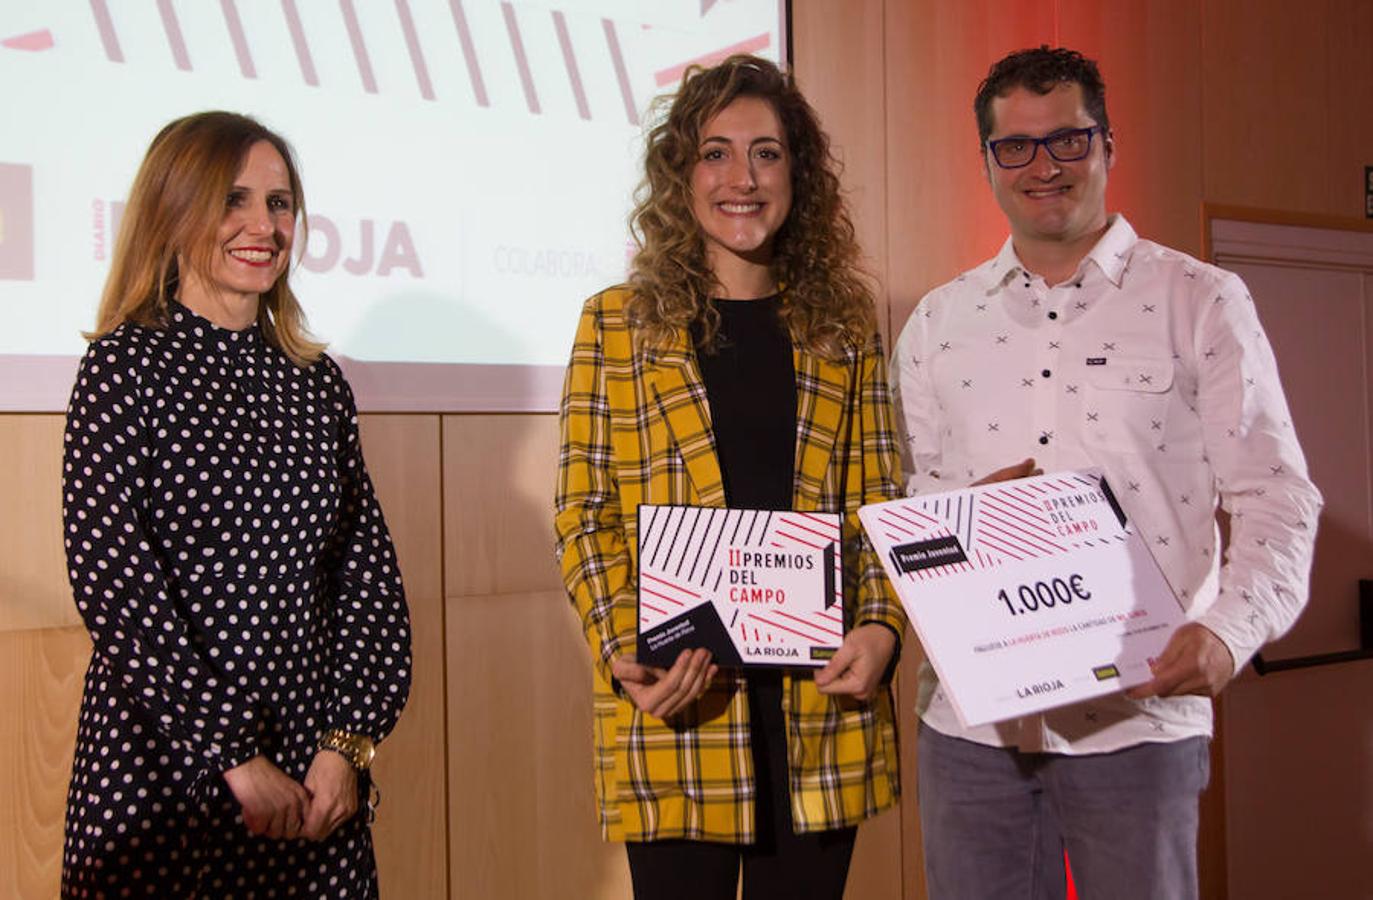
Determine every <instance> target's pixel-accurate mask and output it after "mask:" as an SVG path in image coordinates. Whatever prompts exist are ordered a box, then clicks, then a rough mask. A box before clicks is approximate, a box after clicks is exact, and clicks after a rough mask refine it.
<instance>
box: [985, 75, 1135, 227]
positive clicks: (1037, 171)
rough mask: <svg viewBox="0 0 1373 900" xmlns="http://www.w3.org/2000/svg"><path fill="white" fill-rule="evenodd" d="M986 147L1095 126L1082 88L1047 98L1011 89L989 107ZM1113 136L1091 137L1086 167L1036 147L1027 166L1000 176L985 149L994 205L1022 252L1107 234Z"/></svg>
mask: <svg viewBox="0 0 1373 900" xmlns="http://www.w3.org/2000/svg"><path fill="white" fill-rule="evenodd" d="M991 111H992V122H993V127H992V132H991V135H990V136H989V140H1000V139H1001V138H1008V137H1032V138H1042V137H1046V136H1048V135H1051V134H1054V133H1055V132H1058V131H1063V130H1065V129H1071V128H1090V127H1091V126H1093V125H1096V124H1097V123H1096V122H1095V121H1093V119H1092V118H1091V116H1089V115H1088V114H1087V111H1086V110H1085V109H1084V108H1083V105H1082V87H1081V85H1078V84H1076V83H1073V82H1064V83H1060V84H1058V85H1057V86H1055V87H1054V88H1053V89H1052V90H1051V91H1049V92H1048V93H1047V94H1037V93H1035V92H1034V91H1031V90H1027V89H1026V88H1023V87H1016V88H1012V89H1011V90H1010V91H1009V92H1008V93H1007V94H1005V95H1004V96H1000V97H996V98H995V99H993V100H992V104H991ZM1114 150H1115V148H1114V144H1113V142H1112V139H1111V137H1110V135H1101V134H1097V135H1094V136H1093V138H1092V147H1091V152H1089V153H1088V154H1087V156H1086V158H1085V159H1080V160H1076V161H1074V162H1059V161H1057V160H1055V159H1054V158H1053V157H1051V156H1050V155H1049V153H1048V151H1047V150H1046V149H1045V148H1044V147H1039V148H1038V152H1036V153H1035V157H1034V159H1033V160H1031V162H1030V164H1029V165H1027V166H1024V167H1022V168H1018V169H1003V168H1001V167H1000V166H998V165H997V164H996V161H995V160H994V159H992V156H991V153H990V152H989V151H987V150H986V148H985V147H984V148H983V163H984V164H985V165H986V167H987V177H988V179H989V180H990V182H991V185H992V193H993V194H994V195H995V196H996V202H997V203H998V204H999V205H1000V206H1001V209H1002V211H1003V212H1004V213H1006V218H1007V219H1008V220H1009V221H1010V225H1011V235H1012V238H1013V239H1014V241H1015V243H1016V245H1017V247H1020V246H1023V245H1025V244H1027V243H1068V244H1072V243H1078V242H1095V240H1096V236H1097V235H1098V234H1099V233H1100V232H1101V231H1102V230H1103V229H1104V228H1105V227H1106V172H1107V170H1109V169H1110V168H1111V166H1113V165H1114V164H1115V155H1114Z"/></svg>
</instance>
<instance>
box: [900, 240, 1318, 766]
mask: <svg viewBox="0 0 1373 900" xmlns="http://www.w3.org/2000/svg"><path fill="white" fill-rule="evenodd" d="M891 380H892V387H893V394H894V397H895V401H896V404H897V411H898V420H899V421H900V422H901V424H902V426H903V427H904V437H905V442H904V452H905V461H906V464H907V469H906V471H908V472H912V473H914V474H913V475H911V476H910V480H909V482H908V491H909V493H912V494H916V493H922V492H934V491H945V490H953V489H955V488H959V487H962V486H964V485H967V484H969V483H971V482H973V481H975V480H977V479H978V478H981V477H983V476H984V475H986V474H988V473H989V472H992V471H994V470H996V469H1000V468H1002V467H1004V466H1008V465H1012V464H1014V463H1016V462H1019V461H1020V460H1022V459H1025V458H1026V457H1031V456H1032V457H1034V459H1035V461H1036V464H1037V465H1038V466H1039V467H1040V468H1042V469H1043V470H1044V471H1046V472H1053V471H1060V470H1065V469H1079V468H1085V467H1089V466H1096V467H1099V468H1101V469H1102V470H1104V471H1105V473H1106V477H1107V480H1108V481H1109V482H1110V484H1111V486H1112V487H1113V488H1114V490H1115V493H1116V495H1117V496H1118V497H1119V499H1120V502H1121V505H1122V506H1124V507H1125V510H1126V513H1127V514H1128V515H1129V517H1130V519H1131V520H1132V521H1133V522H1134V524H1135V526H1136V528H1137V529H1138V530H1139V532H1140V534H1141V535H1142V536H1143V538H1144V539H1145V540H1146V542H1147V543H1148V545H1149V549H1150V550H1151V551H1152V552H1153V554H1154V558H1155V559H1156V560H1157V561H1158V564H1159V566H1160V568H1161V569H1162V570H1163V573H1164V575H1165V577H1166V578H1167V580H1168V582H1169V584H1170V585H1171V587H1172V589H1173V592H1174V593H1175V594H1176V595H1177V597H1178V599H1179V600H1180V601H1181V603H1182V604H1183V606H1184V607H1185V608H1186V609H1187V616H1188V619H1190V620H1193V621H1197V622H1200V623H1201V624H1203V625H1205V626H1206V627H1207V628H1209V629H1210V630H1211V631H1213V632H1214V633H1215V634H1216V635H1217V636H1218V637H1219V638H1220V639H1221V640H1222V641H1223V642H1224V643H1225V645H1226V647H1228V648H1229V650H1230V653H1231V655H1232V656H1233V657H1234V660H1235V667H1236V672H1238V671H1239V669H1240V668H1241V667H1242V666H1244V664H1245V663H1246V662H1247V661H1248V660H1249V658H1250V657H1251V656H1253V654H1254V653H1255V652H1257V651H1258V649H1259V648H1260V647H1262V646H1263V645H1264V644H1265V643H1267V642H1269V641H1271V640H1273V639H1274V638H1276V637H1278V636H1279V635H1281V634H1282V633H1283V632H1285V631H1286V630H1287V629H1288V628H1289V627H1290V626H1291V625H1292V622H1293V621H1294V620H1295V619H1296V617H1297V614H1298V613H1299V612H1301V609H1302V607H1303V606H1304V605H1305V603H1306V598H1307V586H1308V580H1309V574H1310V569H1311V556H1312V549H1313V542H1314V539H1315V531H1316V520H1317V517H1318V515H1319V513H1320V508H1321V496H1320V493H1319V492H1318V491H1317V490H1316V488H1315V486H1314V485H1313V484H1312V483H1311V481H1310V479H1309V478H1308V477H1307V473H1306V461H1305V458H1304V457H1303V456H1302V451H1301V447H1300V446H1299V445H1298V443H1297V436H1296V433H1295V431H1294V430H1293V427H1292V422H1291V417H1290V416H1289V414H1288V409H1287V401H1286V399H1285V398H1284V396H1283V392H1282V385H1281V384H1280V383H1279V381H1278V370H1277V365H1276V362H1275V360H1274V358H1273V351H1272V348H1271V347H1270V346H1269V343H1268V340H1267V338H1266V336H1265V335H1264V333H1263V328H1262V327H1261V326H1260V324H1259V319H1258V313H1257V311H1256V310H1255V308H1254V302H1253V300H1252V298H1251V297H1250V296H1249V293H1248V291H1247V290H1246V289H1245V286H1244V282H1242V281H1241V280H1240V278H1239V277H1238V276H1237V275H1234V274H1233V273H1230V272H1226V271H1223V270H1221V269H1219V268H1216V267H1215V266H1211V265H1208V264H1206V263H1203V262H1199V261H1198V260H1195V259H1193V258H1192V257H1190V256H1187V255H1186V254H1183V253H1179V252H1177V251H1175V250H1170V249H1169V248H1167V247H1161V246H1159V245H1158V244H1155V243H1153V242H1151V241H1145V240H1140V239H1138V238H1137V237H1136V236H1135V232H1134V229H1132V228H1131V227H1130V225H1129V223H1128V222H1126V221H1125V218H1124V217H1123V216H1120V215H1115V216H1112V217H1111V220H1110V224H1109V227H1108V228H1107V230H1106V232H1105V234H1103V235H1102V237H1101V240H1100V241H1098V242H1097V244H1096V246H1095V247H1093V248H1092V251H1091V252H1090V253H1089V254H1088V255H1087V257H1086V258H1084V259H1083V261H1082V263H1081V264H1080V265H1079V267H1078V270H1077V272H1076V273H1075V274H1074V275H1073V277H1072V278H1069V279H1068V280H1067V281H1064V282H1063V283H1061V284H1058V285H1056V286H1053V287H1050V286H1049V285H1047V284H1046V283H1045V282H1044V279H1043V278H1041V277H1039V276H1037V275H1034V274H1032V273H1029V272H1027V271H1026V270H1025V269H1024V268H1023V267H1022V266H1021V264H1020V260H1019V259H1018V258H1017V256H1016V253H1015V249H1014V248H1013V246H1012V243H1011V240H1010V239H1009V238H1008V239H1007V240H1006V243H1005V245H1004V246H1003V247H1002V248H1001V252H1000V253H998V254H997V255H996V257H995V258H993V259H991V260H989V261H987V262H985V263H983V264H982V265H980V266H978V267H977V268H975V269H973V270H971V271H969V272H965V273H964V274H962V275H960V276H958V277H957V278H956V279H954V280H953V281H951V282H949V283H948V284H945V285H943V286H942V287H939V288H937V289H935V290H934V291H931V292H930V293H929V294H928V295H927V296H926V297H925V298H924V300H923V301H922V302H921V303H920V305H919V306H918V307H916V310H915V312H914V313H912V314H911V318H910V320H909V321H908V322H907V323H906V327H905V329H904V330H903V331H902V333H901V337H900V339H899V340H898V341H897V344H896V348H895V350H894V352H893V353H892V379H891ZM1218 502H1219V503H1220V504H1221V505H1222V506H1223V507H1224V508H1225V510H1226V511H1227V512H1229V513H1230V515H1231V529H1230V542H1229V545H1228V549H1227V550H1226V554H1225V555H1226V559H1225V561H1224V565H1223V566H1222V565H1221V560H1220V559H1219V556H1220V547H1221V544H1220V534H1219V530H1218V528H1217V525H1216V521H1215V511H1216V505H1217V503H1218ZM920 680H921V691H920V699H919V701H918V711H919V713H920V715H921V718H922V719H923V720H924V721H925V723H926V724H927V725H929V726H930V727H933V728H935V729H936V730H938V731H940V732H943V733H945V734H949V735H954V736H956V737H962V738H965V739H968V740H972V741H976V742H978V743H982V744H990V745H996V746H1011V747H1018V748H1019V749H1021V750H1024V751H1027V752H1031V751H1048V752H1054V753H1068V754H1081V753H1101V752H1108V751H1112V750H1118V749H1121V748H1124V747H1129V746H1133V745H1135V744H1139V743H1143V742H1147V741H1172V740H1180V739H1182V738H1186V737H1191V736H1193V735H1209V734H1210V733H1211V703H1210V701H1209V700H1208V699H1206V698H1204V697H1191V696H1189V697H1166V698H1151V699H1148V700H1143V701H1134V700H1130V699H1128V698H1126V697H1125V696H1124V695H1123V694H1112V695H1108V696H1105V697H1101V698H1097V699H1094V700H1090V701H1086V702H1083V703H1078V704H1074V705H1071V706H1066V707H1061V708H1059V709H1055V710H1051V711H1049V712H1046V713H1043V714H1041V715H1033V716H1025V717H1022V718H1019V719H1013V720H1010V721H1008V722H1001V723H998V724H995V725H984V726H979V727H976V728H966V729H965V728H963V727H962V725H961V724H960V723H959V721H958V717H957V715H956V714H955V712H954V710H953V707H952V705H951V704H950V703H949V701H948V700H947V698H946V697H945V696H944V693H943V691H941V690H940V689H939V686H938V682H937V680H936V678H935V676H934V673H933V671H932V670H931V669H930V667H929V665H928V664H926V665H925V666H924V667H923V668H922V671H921V679H920Z"/></svg>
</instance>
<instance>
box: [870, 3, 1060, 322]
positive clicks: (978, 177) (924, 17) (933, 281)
mask: <svg viewBox="0 0 1373 900" xmlns="http://www.w3.org/2000/svg"><path fill="white" fill-rule="evenodd" d="M1054 23H1055V4H1054V3H1053V2H1051V0H1025V2H1019V3H1012V4H1008V3H999V2H986V0H980V2H965V3H949V2H943V0H910V2H895V0H893V2H888V3H887V4H886V41H885V44H884V47H883V50H882V53H883V57H884V58H885V59H886V63H887V65H886V97H887V110H886V113H887V230H888V237H887V241H888V248H889V255H888V267H887V288H888V292H889V296H890V301H891V322H892V329H893V332H894V333H897V334H899V333H900V331H901V327H902V326H903V325H905V323H906V319H907V318H908V317H909V316H910V312H911V310H912V309H914V308H915V304H916V303H917V302H918V301H919V300H920V298H921V297H922V296H924V295H925V293H926V292H927V291H929V290H930V289H931V288H933V287H936V286H937V285H939V284H942V283H943V282H945V281H948V280H949V279H950V278H952V277H954V276H955V275H957V274H958V273H959V272H961V271H963V270H964V269H967V268H969V267H971V266H973V265H975V264H977V263H978V262H980V261H982V260H983V259H986V258H987V257H989V256H991V255H992V254H994V253H995V252H996V250H997V248H998V247H1000V245H1001V242H1002V241H1003V240H1004V239H1005V237H1006V226H1005V222H1004V220H1003V218H1002V215H1001V210H1000V209H998V208H997V205H996V201H995V200H993V199H992V193H991V190H990V189H989V188H988V186H987V181H986V175H985V173H984V172H983V171H982V168H981V160H980V154H979V151H978V140H977V126H976V122H975V120H974V118H973V111H972V104H973V96H974V94H975V93H976V92H977V86H978V84H979V83H980V82H981V81H982V79H983V77H984V76H986V74H987V67H988V66H990V65H991V63H992V62H993V61H995V60H997V59H999V58H1001V57H1002V56H1004V55H1005V54H1006V53H1009V52H1011V51H1012V50H1017V49H1020V48H1022V47H1027V46H1032V45H1034V44H1038V43H1040V42H1042V41H1046V40H1052V38H1053V34H1054Z"/></svg>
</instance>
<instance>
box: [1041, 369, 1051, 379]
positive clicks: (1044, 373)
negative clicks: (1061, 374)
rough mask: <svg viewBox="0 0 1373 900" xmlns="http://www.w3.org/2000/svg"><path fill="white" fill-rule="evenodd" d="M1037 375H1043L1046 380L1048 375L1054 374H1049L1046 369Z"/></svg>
mask: <svg viewBox="0 0 1373 900" xmlns="http://www.w3.org/2000/svg"><path fill="white" fill-rule="evenodd" d="M1039 374H1041V375H1043V376H1044V377H1045V378H1048V377H1049V376H1050V375H1052V374H1054V373H1053V372H1050V371H1049V370H1048V369H1045V370H1044V371H1042V372H1040V373H1039Z"/></svg>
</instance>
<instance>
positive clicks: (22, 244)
mask: <svg viewBox="0 0 1373 900" xmlns="http://www.w3.org/2000/svg"><path fill="white" fill-rule="evenodd" d="M0 278H3V279H6V280H9V281H32V280H33V169H32V167H30V166H23V165H16V164H13V163H0Z"/></svg>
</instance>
